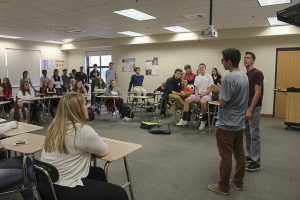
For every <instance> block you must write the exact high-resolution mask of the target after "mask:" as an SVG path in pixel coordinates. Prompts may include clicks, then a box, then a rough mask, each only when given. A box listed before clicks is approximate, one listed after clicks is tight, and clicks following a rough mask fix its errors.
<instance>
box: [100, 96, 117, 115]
mask: <svg viewBox="0 0 300 200" xmlns="http://www.w3.org/2000/svg"><path fill="white" fill-rule="evenodd" d="M95 98H101V100H102V101H103V103H105V99H113V101H114V105H113V106H114V109H115V110H116V99H119V98H121V96H106V95H99V96H96V97H95ZM100 114H101V107H100V111H99V117H100Z"/></svg>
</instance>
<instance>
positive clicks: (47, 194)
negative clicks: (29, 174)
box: [33, 159, 59, 200]
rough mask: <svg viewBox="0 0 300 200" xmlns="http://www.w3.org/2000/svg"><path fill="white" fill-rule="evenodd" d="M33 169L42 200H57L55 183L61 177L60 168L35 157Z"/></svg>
mask: <svg viewBox="0 0 300 200" xmlns="http://www.w3.org/2000/svg"><path fill="white" fill-rule="evenodd" d="M33 170H34V173H35V179H36V189H37V193H38V195H39V199H40V200H57V196H56V193H55V189H54V183H55V182H56V181H57V180H58V178H59V173H58V170H57V169H56V168H55V167H54V166H53V165H51V164H48V163H45V162H42V161H40V160H36V159H34V165H33Z"/></svg>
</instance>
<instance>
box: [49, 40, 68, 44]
mask: <svg viewBox="0 0 300 200" xmlns="http://www.w3.org/2000/svg"><path fill="white" fill-rule="evenodd" d="M45 42H48V43H54V44H63V43H64V42H62V41H54V40H47V41H45Z"/></svg>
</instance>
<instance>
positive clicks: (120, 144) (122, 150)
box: [95, 138, 142, 200]
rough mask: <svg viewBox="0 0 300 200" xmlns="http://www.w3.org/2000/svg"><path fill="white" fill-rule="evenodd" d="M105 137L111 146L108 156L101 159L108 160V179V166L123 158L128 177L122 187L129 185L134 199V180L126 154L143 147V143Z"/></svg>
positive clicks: (105, 166) (105, 168)
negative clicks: (132, 180)
mask: <svg viewBox="0 0 300 200" xmlns="http://www.w3.org/2000/svg"><path fill="white" fill-rule="evenodd" d="M103 139H104V141H105V142H106V143H107V144H108V146H109V153H108V154H107V155H106V156H103V157H101V158H100V159H101V160H104V161H106V163H105V165H104V171H105V175H106V178H107V180H108V167H109V165H110V163H112V162H114V161H116V160H118V159H121V158H123V161H124V166H125V171H126V177H127V183H125V184H124V185H123V186H122V187H123V188H125V187H127V186H128V187H129V191H130V196H131V199H132V200H134V194H133V189H132V182H131V177H130V172H129V166H128V162H127V159H126V156H127V155H129V154H131V153H133V152H135V151H136V150H138V149H140V148H142V145H140V144H134V143H130V142H124V141H120V140H114V139H110V138H103ZM95 162H96V160H95ZM95 166H96V163H95Z"/></svg>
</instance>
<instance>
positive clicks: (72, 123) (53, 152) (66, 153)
mask: <svg viewBox="0 0 300 200" xmlns="http://www.w3.org/2000/svg"><path fill="white" fill-rule="evenodd" d="M87 118H88V112H87V107H86V106H85V102H84V97H83V96H82V95H81V94H79V93H73V92H71V93H68V94H66V95H65V96H63V97H62V98H61V99H60V102H59V105H58V108H57V112H56V115H55V118H54V119H53V121H52V122H51V125H50V127H49V129H48V134H47V135H46V139H45V143H44V149H43V151H42V155H41V160H42V161H44V162H46V163H50V164H52V165H54V166H55V167H56V168H57V170H58V172H59V180H58V181H57V182H56V183H55V190H56V193H57V195H58V198H59V199H66V200H68V199H70V200H73V199H79V200H80V199H84V200H87V199H88V200H94V199H95V200H96V199H97V200H99V199H106V200H113V199H118V200H128V196H127V194H126V191H125V190H124V189H123V188H122V187H120V186H117V185H114V184H111V183H107V182H106V178H105V174H104V171H103V169H102V168H98V167H92V166H91V154H95V155H97V156H104V155H106V154H107V153H108V152H109V149H108V146H107V144H106V143H105V142H104V141H103V139H102V138H101V137H100V136H99V135H98V133H97V132H96V131H95V130H94V129H93V128H92V127H91V126H89V125H88V124H87Z"/></svg>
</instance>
